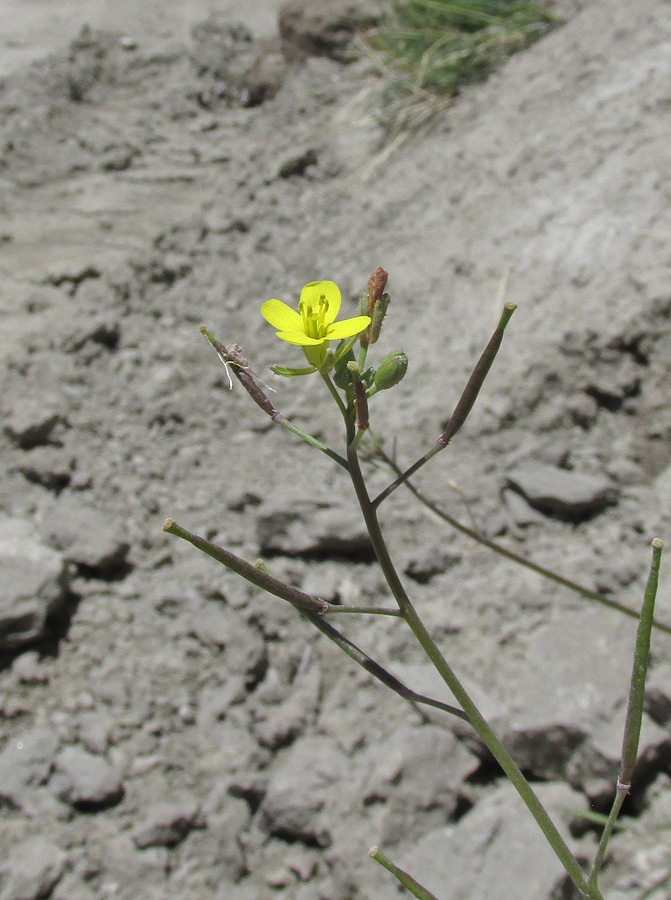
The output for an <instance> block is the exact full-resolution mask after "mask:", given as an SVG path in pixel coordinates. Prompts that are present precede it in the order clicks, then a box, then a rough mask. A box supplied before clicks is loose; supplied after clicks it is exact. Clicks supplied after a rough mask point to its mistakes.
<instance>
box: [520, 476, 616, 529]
mask: <svg viewBox="0 0 671 900" xmlns="http://www.w3.org/2000/svg"><path fill="white" fill-rule="evenodd" d="M506 483H507V485H508V486H509V487H511V488H512V489H513V490H515V491H517V492H518V493H519V494H521V495H522V496H523V497H524V499H525V500H526V501H527V503H528V504H529V505H530V506H532V507H533V508H534V509H538V510H540V512H542V513H544V514H545V515H547V516H550V517H552V518H555V519H562V520H565V521H568V522H580V521H583V520H584V519H589V518H591V517H592V516H595V515H598V514H599V513H601V512H603V511H604V509H606V508H607V507H608V506H612V505H613V504H615V503H617V500H618V496H619V492H618V489H617V488H616V487H615V485H613V484H612V482H610V481H609V480H608V479H607V478H605V477H604V476H602V475H582V474H581V473H579V472H574V471H568V470H566V469H557V468H556V467H555V466H548V465H542V464H540V463H535V462H529V463H527V464H526V465H523V466H519V467H518V468H517V469H515V471H513V472H510V473H509V474H508V476H507V478H506Z"/></svg>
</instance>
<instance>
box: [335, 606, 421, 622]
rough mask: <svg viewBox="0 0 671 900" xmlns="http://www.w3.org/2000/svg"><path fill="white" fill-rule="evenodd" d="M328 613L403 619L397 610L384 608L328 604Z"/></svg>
mask: <svg viewBox="0 0 671 900" xmlns="http://www.w3.org/2000/svg"><path fill="white" fill-rule="evenodd" d="M328 612H329V614H330V613H362V614H364V613H366V614H368V615H369V616H394V617H396V618H398V619H401V618H403V616H402V615H401V612H400V611H399V610H398V609H388V608H387V607H386V606H339V605H338V604H329V608H328Z"/></svg>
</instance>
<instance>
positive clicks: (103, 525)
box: [46, 497, 130, 580]
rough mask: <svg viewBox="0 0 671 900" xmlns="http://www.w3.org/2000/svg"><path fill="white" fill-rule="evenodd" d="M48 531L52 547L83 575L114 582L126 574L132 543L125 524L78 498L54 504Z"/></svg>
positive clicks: (47, 525)
mask: <svg viewBox="0 0 671 900" xmlns="http://www.w3.org/2000/svg"><path fill="white" fill-rule="evenodd" d="M46 528H47V529H48V537H49V540H50V543H52V544H53V545H54V546H55V547H56V548H57V549H58V550H60V551H62V553H63V555H64V557H65V559H66V560H68V561H69V562H71V563H73V564H74V565H75V566H76V567H77V569H78V570H79V572H80V574H81V575H84V576H85V577H92V578H101V579H103V580H114V579H116V578H120V577H122V576H123V575H124V574H126V572H127V570H128V568H129V566H130V564H129V562H128V558H127V557H128V551H129V549H130V543H129V542H128V541H127V540H126V537H125V534H124V533H123V529H122V527H121V524H120V523H118V522H113V521H110V519H109V518H107V516H104V515H103V514H102V513H99V512H98V510H96V509H93V508H92V507H90V506H85V505H84V504H83V503H81V501H79V500H77V498H73V497H61V498H59V499H58V501H55V502H54V505H53V509H52V511H51V514H50V516H49V518H48V520H47V522H46Z"/></svg>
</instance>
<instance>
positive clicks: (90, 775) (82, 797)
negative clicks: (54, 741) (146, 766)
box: [51, 746, 124, 812]
mask: <svg viewBox="0 0 671 900" xmlns="http://www.w3.org/2000/svg"><path fill="white" fill-rule="evenodd" d="M51 787H52V789H53V791H54V792H55V793H56V795H57V796H58V798H59V799H60V800H63V801H64V802H65V803H69V804H70V805H71V806H74V807H75V808H76V809H80V810H82V811H86V812H96V811H97V810H101V809H107V808H108V807H110V806H114V805H116V804H117V803H118V802H119V801H120V800H121V799H122V797H123V795H124V788H123V783H122V781H121V775H120V774H119V772H118V771H117V770H116V769H115V768H114V767H113V766H111V765H110V764H109V763H108V762H107V760H106V759H104V758H103V757H102V756H97V755H95V754H93V753H89V752H88V751H87V750H84V749H83V748H82V747H78V746H70V747H66V748H65V749H64V750H62V751H61V753H59V755H58V756H57V758H56V772H55V774H54V776H53V778H52V782H51Z"/></svg>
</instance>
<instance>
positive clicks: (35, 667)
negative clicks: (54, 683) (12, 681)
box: [12, 650, 49, 684]
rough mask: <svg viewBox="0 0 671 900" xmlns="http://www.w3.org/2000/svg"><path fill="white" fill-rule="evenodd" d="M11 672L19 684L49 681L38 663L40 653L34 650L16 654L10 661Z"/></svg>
mask: <svg viewBox="0 0 671 900" xmlns="http://www.w3.org/2000/svg"><path fill="white" fill-rule="evenodd" d="M12 672H13V673H14V675H16V677H17V678H18V679H19V682H20V683H21V684H46V683H47V682H48V681H49V676H48V675H47V673H46V672H45V671H44V668H43V667H42V665H41V664H40V655H39V653H37V651H35V650H30V651H28V652H27V653H22V654H21V655H20V656H17V657H16V659H15V660H14V662H13V663H12Z"/></svg>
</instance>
